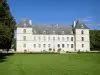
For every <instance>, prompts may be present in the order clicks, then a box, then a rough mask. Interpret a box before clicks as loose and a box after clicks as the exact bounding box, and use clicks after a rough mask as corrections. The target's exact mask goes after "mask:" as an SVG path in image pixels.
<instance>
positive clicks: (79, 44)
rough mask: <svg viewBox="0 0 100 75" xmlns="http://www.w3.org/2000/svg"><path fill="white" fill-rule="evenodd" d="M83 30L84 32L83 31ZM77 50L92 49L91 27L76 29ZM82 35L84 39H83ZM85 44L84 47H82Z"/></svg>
mask: <svg viewBox="0 0 100 75" xmlns="http://www.w3.org/2000/svg"><path fill="white" fill-rule="evenodd" d="M82 30H83V34H81V31H82ZM75 36H76V41H75V42H76V51H79V50H80V51H90V38H89V29H76V35H75ZM82 37H83V38H84V41H82ZM82 44H84V47H82Z"/></svg>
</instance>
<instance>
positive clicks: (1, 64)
mask: <svg viewBox="0 0 100 75" xmlns="http://www.w3.org/2000/svg"><path fill="white" fill-rule="evenodd" d="M0 60H1V59H0ZM0 75H100V54H99V53H84V54H14V55H10V56H6V58H4V59H3V61H0Z"/></svg>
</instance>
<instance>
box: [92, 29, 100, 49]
mask: <svg viewBox="0 0 100 75" xmlns="http://www.w3.org/2000/svg"><path fill="white" fill-rule="evenodd" d="M90 47H91V50H99V51H100V30H90Z"/></svg>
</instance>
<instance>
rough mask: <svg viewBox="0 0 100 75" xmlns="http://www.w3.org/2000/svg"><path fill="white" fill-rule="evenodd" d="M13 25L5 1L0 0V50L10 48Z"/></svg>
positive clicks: (13, 22) (13, 21)
mask: <svg viewBox="0 0 100 75" xmlns="http://www.w3.org/2000/svg"><path fill="white" fill-rule="evenodd" d="M15 24H16V22H15V19H14V18H13V16H12V15H11V12H10V8H9V5H8V3H7V0H0V49H10V48H11V44H12V39H13V37H14V30H15Z"/></svg>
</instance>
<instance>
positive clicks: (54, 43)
mask: <svg viewBox="0 0 100 75" xmlns="http://www.w3.org/2000/svg"><path fill="white" fill-rule="evenodd" d="M24 29H26V33H24ZM82 30H83V31H84V34H81V31H82ZM16 36H17V39H16V50H17V52H24V51H25V50H26V51H27V52H42V51H43V50H45V51H48V52H49V48H51V49H52V51H53V49H55V51H54V52H57V51H58V49H59V48H61V51H62V52H63V51H64V52H66V51H70V52H74V51H75V50H76V51H79V50H80V51H90V39H89V29H76V35H75V39H74V35H55V34H52V35H47V34H46V35H39V34H33V33H32V28H22V27H18V28H17V33H16ZM24 36H26V40H24V38H23V37H24ZM71 37H73V41H71ZM82 37H84V41H82ZM58 38H59V39H60V40H59V39H58ZM68 38H69V39H68ZM74 41H75V42H74ZM34 44H35V45H36V47H34ZM44 44H45V47H44ZM58 44H60V47H58ZM62 44H64V48H63V47H62ZM71 44H73V48H71ZM82 44H84V47H83V48H82ZM39 45H41V47H39ZM49 45H50V46H49ZM68 45H69V47H68ZM75 46H76V47H75Z"/></svg>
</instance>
